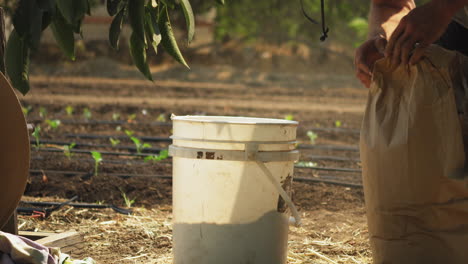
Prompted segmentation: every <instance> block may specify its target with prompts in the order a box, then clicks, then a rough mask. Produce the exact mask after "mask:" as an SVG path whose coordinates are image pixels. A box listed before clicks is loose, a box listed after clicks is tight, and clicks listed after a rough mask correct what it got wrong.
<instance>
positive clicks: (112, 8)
mask: <svg viewBox="0 0 468 264" xmlns="http://www.w3.org/2000/svg"><path fill="white" fill-rule="evenodd" d="M125 4H126V1H123V0H107V13H109V15H110V16H115V15H116V14H117V13H119V12H120V11H121V10H122V9H123V8H124V7H125Z"/></svg>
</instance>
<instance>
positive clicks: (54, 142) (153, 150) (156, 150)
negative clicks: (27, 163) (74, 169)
mask: <svg viewBox="0 0 468 264" xmlns="http://www.w3.org/2000/svg"><path fill="white" fill-rule="evenodd" d="M29 143H30V144H31V145H33V146H36V140H35V139H30V140H29ZM72 143H75V147H92V148H113V149H119V150H130V151H136V147H134V146H115V147H114V146H112V145H109V144H93V143H81V142H65V141H57V140H48V139H43V140H41V139H39V144H50V145H60V146H69V145H70V144H72ZM39 149H40V148H39ZM73 150H75V149H72V151H73ZM161 150H164V148H144V149H142V150H141V151H142V152H145V153H159V152H160V151H161Z"/></svg>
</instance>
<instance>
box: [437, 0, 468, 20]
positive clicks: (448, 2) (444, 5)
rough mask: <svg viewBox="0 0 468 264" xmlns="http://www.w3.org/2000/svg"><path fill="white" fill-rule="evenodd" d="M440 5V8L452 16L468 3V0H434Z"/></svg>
mask: <svg viewBox="0 0 468 264" xmlns="http://www.w3.org/2000/svg"><path fill="white" fill-rule="evenodd" d="M432 2H435V3H436V4H438V5H439V6H440V8H441V9H440V10H441V11H443V12H444V13H445V14H446V15H448V16H450V17H452V16H453V15H454V14H455V13H456V12H457V11H458V10H460V9H461V8H463V7H464V6H465V5H468V0H432Z"/></svg>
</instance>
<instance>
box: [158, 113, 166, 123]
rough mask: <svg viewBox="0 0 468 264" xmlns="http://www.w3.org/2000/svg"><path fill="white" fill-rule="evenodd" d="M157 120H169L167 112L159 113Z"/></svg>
mask: <svg viewBox="0 0 468 264" xmlns="http://www.w3.org/2000/svg"><path fill="white" fill-rule="evenodd" d="M156 121H158V122H166V121H167V119H166V115H165V114H160V115H158V118H157V119H156Z"/></svg>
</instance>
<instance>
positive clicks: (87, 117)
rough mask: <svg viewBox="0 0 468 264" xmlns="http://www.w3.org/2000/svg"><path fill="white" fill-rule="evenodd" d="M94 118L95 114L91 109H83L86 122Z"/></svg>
mask: <svg viewBox="0 0 468 264" xmlns="http://www.w3.org/2000/svg"><path fill="white" fill-rule="evenodd" d="M92 116H93V114H92V113H91V110H89V108H87V107H86V108H85V109H83V117H84V119H85V120H90V119H91V117H92Z"/></svg>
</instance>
